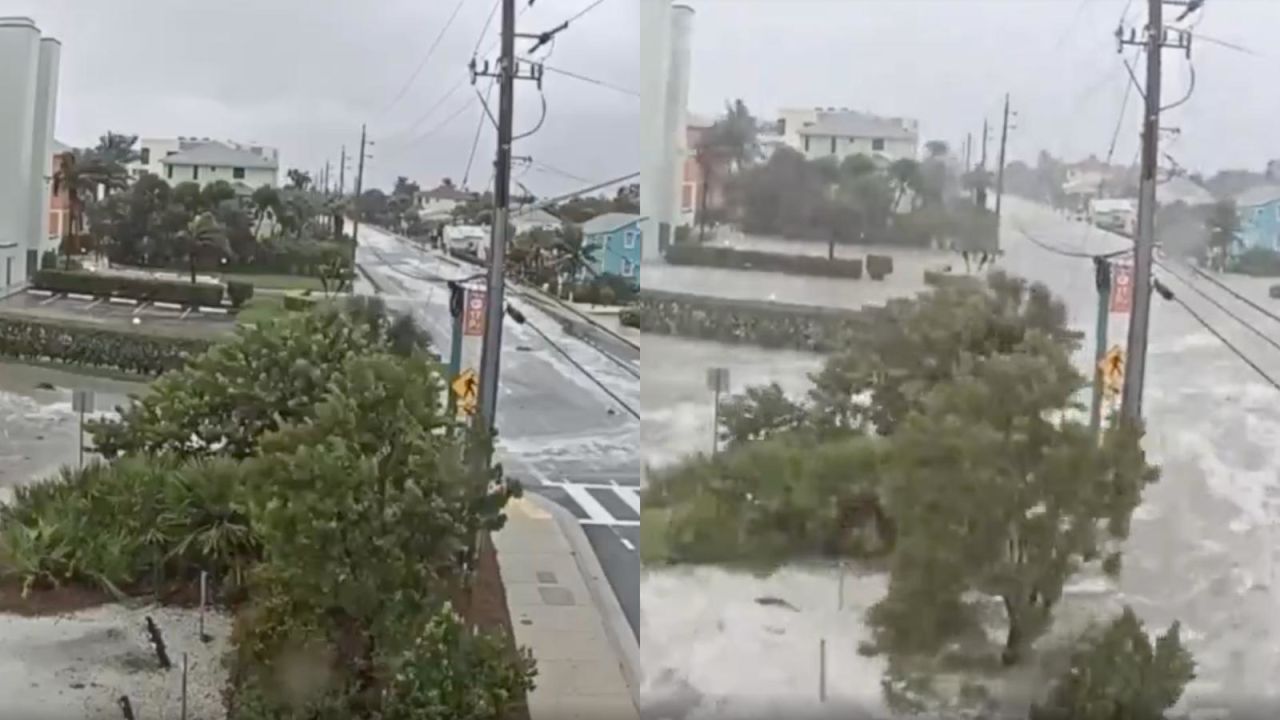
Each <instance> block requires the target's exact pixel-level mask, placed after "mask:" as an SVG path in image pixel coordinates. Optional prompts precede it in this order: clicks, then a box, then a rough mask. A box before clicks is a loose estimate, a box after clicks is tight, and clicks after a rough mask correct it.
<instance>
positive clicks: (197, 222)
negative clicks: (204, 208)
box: [178, 212, 230, 284]
mask: <svg viewBox="0 0 1280 720" xmlns="http://www.w3.org/2000/svg"><path fill="white" fill-rule="evenodd" d="M178 242H179V244H180V245H181V246H182V247H183V248H184V249H185V250H186V255H187V262H188V266H189V267H190V268H191V282H192V284H194V283H195V282H196V261H197V259H198V258H199V257H200V256H201V255H204V254H207V253H209V252H210V251H216V252H217V253H218V254H219V256H221V257H225V256H226V255H227V254H229V251H230V247H229V245H228V242H227V234H226V231H225V229H224V228H223V227H222V225H221V224H219V223H218V221H217V220H216V219H215V218H214V217H213V214H212V213H209V212H203V213H200V214H199V215H197V216H196V217H195V219H193V220H192V221H191V222H190V223H189V224H188V225H187V227H186V229H185V230H183V231H181V232H180V233H178Z"/></svg>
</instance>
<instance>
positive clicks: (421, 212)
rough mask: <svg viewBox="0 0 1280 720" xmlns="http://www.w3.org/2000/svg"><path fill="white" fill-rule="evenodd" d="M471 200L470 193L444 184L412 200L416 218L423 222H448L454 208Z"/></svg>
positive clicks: (424, 191)
mask: <svg viewBox="0 0 1280 720" xmlns="http://www.w3.org/2000/svg"><path fill="white" fill-rule="evenodd" d="M470 199H471V193H468V192H467V191H465V190H459V189H458V188H457V187H456V186H455V185H453V183H450V182H447V181H446V182H445V183H443V184H441V185H440V186H439V187H437V188H435V189H434V190H423V191H420V192H419V193H418V196H417V197H416V198H414V205H415V206H416V207H417V210H418V217H419V218H421V219H423V220H448V219H450V218H451V217H453V210H454V208H456V207H458V206H459V205H461V204H462V203H465V202H466V201H467V200H470Z"/></svg>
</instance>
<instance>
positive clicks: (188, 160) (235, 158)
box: [129, 137, 280, 189]
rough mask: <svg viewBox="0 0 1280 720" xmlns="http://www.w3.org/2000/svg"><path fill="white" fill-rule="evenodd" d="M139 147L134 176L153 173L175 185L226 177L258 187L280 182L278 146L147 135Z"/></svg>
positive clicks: (207, 181) (234, 182) (130, 171)
mask: <svg viewBox="0 0 1280 720" xmlns="http://www.w3.org/2000/svg"><path fill="white" fill-rule="evenodd" d="M139 146H140V147H139V153H140V154H141V156H142V157H141V159H140V160H139V161H138V162H136V163H132V164H131V165H130V166H129V173H130V174H131V175H133V176H134V177H138V176H140V175H142V174H143V173H151V174H152V175H155V176H157V177H160V178H163V179H165V180H167V181H168V182H169V184H171V185H177V184H178V183H181V182H196V183H199V184H200V185H208V184H209V183H212V182H216V181H218V180H225V181H227V182H229V183H231V184H233V185H234V184H237V183H242V184H244V185H245V186H247V187H249V188H254V189H256V188H259V187H261V186H263V185H270V186H272V187H275V186H277V185H278V184H279V174H280V172H279V171H280V161H279V152H278V151H277V150H276V149H275V148H270V147H265V146H263V145H248V144H244V143H237V142H232V141H222V140H210V139H209V138H194V137H178V138H143V139H142V140H141V141H140V142H139Z"/></svg>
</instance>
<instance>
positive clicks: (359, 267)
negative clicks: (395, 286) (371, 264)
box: [356, 263, 384, 295]
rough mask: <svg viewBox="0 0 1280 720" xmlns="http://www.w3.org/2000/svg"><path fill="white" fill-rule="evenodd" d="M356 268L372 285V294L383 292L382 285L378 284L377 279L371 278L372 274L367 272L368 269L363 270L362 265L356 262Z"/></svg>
mask: <svg viewBox="0 0 1280 720" xmlns="http://www.w3.org/2000/svg"><path fill="white" fill-rule="evenodd" d="M356 269H357V270H359V271H360V274H361V275H363V276H364V279H365V280H368V281H369V284H370V285H372V286H373V292H374V294H376V295H382V294H383V293H384V291H383V289H382V286H381V285H379V284H378V281H377V280H374V279H373V275H371V274H369V271H368V270H365V269H364V266H363V265H361V264H360V263H356Z"/></svg>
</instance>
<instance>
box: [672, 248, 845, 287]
mask: <svg viewBox="0 0 1280 720" xmlns="http://www.w3.org/2000/svg"><path fill="white" fill-rule="evenodd" d="M666 259H667V262H669V263H671V264H672V265H700V266H706V267H724V268H734V269H737V270H759V271H763V272H780V273H787V274H789V275H815V276H818V277H838V278H850V279H853V280H857V279H859V278H861V277H862V261H861V260H848V259H836V260H828V259H827V258H824V257H818V256H815V255H787V254H784V253H771V252H759V251H756V250H735V249H733V248H725V247H710V246H707V245H672V246H671V247H669V248H667V252H666Z"/></svg>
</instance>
